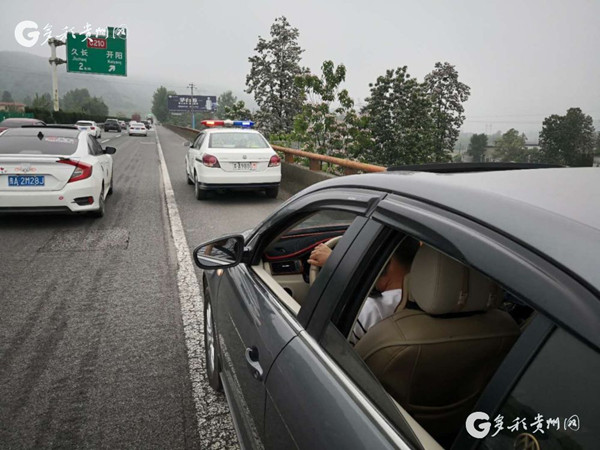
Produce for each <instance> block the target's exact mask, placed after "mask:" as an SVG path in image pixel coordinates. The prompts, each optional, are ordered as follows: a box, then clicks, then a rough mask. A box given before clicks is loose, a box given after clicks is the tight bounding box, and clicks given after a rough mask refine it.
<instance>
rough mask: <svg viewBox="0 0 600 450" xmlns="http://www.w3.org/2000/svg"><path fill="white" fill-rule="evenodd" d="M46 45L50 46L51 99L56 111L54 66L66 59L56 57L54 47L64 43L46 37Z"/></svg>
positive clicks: (56, 84) (56, 95) (63, 62)
mask: <svg viewBox="0 0 600 450" xmlns="http://www.w3.org/2000/svg"><path fill="white" fill-rule="evenodd" d="M48 45H49V46H50V59H48V61H49V62H50V65H51V66H52V100H53V103H54V111H58V76H57V75H56V66H58V65H59V64H66V61H65V60H64V59H60V58H57V57H56V47H60V46H61V45H65V43H64V42H63V41H59V40H58V39H56V38H53V37H52V38H50V39H48Z"/></svg>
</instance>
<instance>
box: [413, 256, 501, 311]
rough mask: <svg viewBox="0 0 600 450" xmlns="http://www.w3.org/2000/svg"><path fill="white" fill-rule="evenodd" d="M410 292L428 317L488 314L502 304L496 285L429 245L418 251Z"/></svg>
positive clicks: (414, 262)
mask: <svg viewBox="0 0 600 450" xmlns="http://www.w3.org/2000/svg"><path fill="white" fill-rule="evenodd" d="M409 289H410V292H409V299H410V300H412V301H414V302H416V303H417V305H419V307H420V308H421V309H422V310H423V311H425V312H426V313H428V314H436V315H437V314H449V313H457V312H474V311H487V310H489V309H492V308H496V307H497V306H498V305H499V304H500V302H501V296H500V288H499V286H498V285H497V284H496V283H494V282H493V281H492V280H490V279H489V278H487V277H485V276H484V275H483V274H481V273H480V272H478V271H476V270H475V269H471V268H469V267H467V266H465V265H463V264H461V263H460V262H458V261H455V260H454V259H452V258H450V257H448V256H446V255H444V254H443V253H440V252H438V251H437V250H434V249H433V248H431V247H429V246H428V245H422V246H421V248H419V250H418V251H417V254H416V256H415V259H414V261H413V263H412V267H411V270H410V287H409Z"/></svg>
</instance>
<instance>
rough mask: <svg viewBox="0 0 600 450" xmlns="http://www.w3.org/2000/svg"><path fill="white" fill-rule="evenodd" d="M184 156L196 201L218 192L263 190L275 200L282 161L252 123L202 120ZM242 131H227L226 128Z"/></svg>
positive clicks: (188, 178)
mask: <svg viewBox="0 0 600 450" xmlns="http://www.w3.org/2000/svg"><path fill="white" fill-rule="evenodd" d="M202 124H203V125H205V126H208V127H210V128H208V129H206V130H204V131H202V132H200V133H199V134H198V136H197V137H196V139H195V140H194V142H193V143H192V144H191V145H190V147H189V149H188V151H187V154H186V156H185V171H186V176H187V181H188V184H193V185H194V192H195V195H196V198H197V199H198V200H202V199H205V198H206V195H207V192H208V191H210V190H217V189H236V190H237V189H255V190H264V191H265V193H266V195H267V197H269V198H276V197H277V194H278V192H279V184H280V182H281V158H280V157H279V156H278V155H277V153H275V151H274V150H273V149H272V148H271V146H270V145H269V143H268V142H267V140H266V139H265V138H264V137H263V135H262V134H260V133H259V132H258V131H255V130H251V129H250V128H249V127H250V126H252V125H253V123H252V122H247V121H235V122H233V121H222V120H205V121H203V122H202ZM238 124H239V126H241V127H242V128H227V126H232V125H233V126H238Z"/></svg>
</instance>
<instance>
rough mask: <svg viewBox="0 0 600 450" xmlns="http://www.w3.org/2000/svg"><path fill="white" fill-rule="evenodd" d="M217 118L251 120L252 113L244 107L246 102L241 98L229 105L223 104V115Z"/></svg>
mask: <svg viewBox="0 0 600 450" xmlns="http://www.w3.org/2000/svg"><path fill="white" fill-rule="evenodd" d="M219 118H222V119H229V120H253V118H252V113H251V112H250V110H249V109H248V108H246V104H245V103H244V102H243V101H242V100H240V101H239V102H237V103H234V104H233V105H231V106H225V110H224V111H223V115H222V116H221V115H220V116H219Z"/></svg>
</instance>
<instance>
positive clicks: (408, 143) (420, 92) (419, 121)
mask: <svg viewBox="0 0 600 450" xmlns="http://www.w3.org/2000/svg"><path fill="white" fill-rule="evenodd" d="M370 87H371V96H370V97H369V98H367V100H366V102H367V104H366V106H365V108H364V110H363V113H366V114H368V115H369V129H370V131H371V133H372V136H373V140H374V146H373V148H372V149H369V151H368V152H367V153H368V154H367V155H364V156H365V157H366V158H367V160H369V161H370V162H372V163H375V164H381V165H388V166H389V165H401V164H417V163H424V162H433V161H440V160H443V161H445V160H447V158H444V157H443V155H437V154H436V153H434V150H433V147H434V146H433V144H434V131H435V123H434V121H433V119H432V117H431V115H430V111H431V109H432V103H431V99H430V98H429V96H428V95H427V92H426V90H425V89H424V87H423V85H421V84H420V83H419V82H418V81H417V80H416V79H414V78H411V76H410V75H409V74H408V73H407V68H406V66H404V67H399V68H397V69H396V70H388V71H386V73H385V75H382V76H380V77H378V78H377V81H376V82H375V84H374V85H373V84H370Z"/></svg>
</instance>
